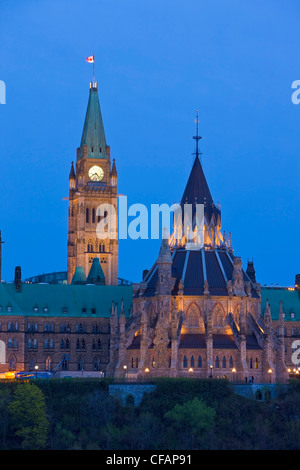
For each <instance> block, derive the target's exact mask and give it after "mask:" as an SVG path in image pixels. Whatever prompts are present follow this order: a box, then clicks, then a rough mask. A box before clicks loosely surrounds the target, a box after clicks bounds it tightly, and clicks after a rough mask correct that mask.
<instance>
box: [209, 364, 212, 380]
mask: <svg viewBox="0 0 300 470" xmlns="http://www.w3.org/2000/svg"><path fill="white" fill-rule="evenodd" d="M209 368H210V378H211V379H212V370H213V366H212V365H210V366H209Z"/></svg>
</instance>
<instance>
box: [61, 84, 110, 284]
mask: <svg viewBox="0 0 300 470" xmlns="http://www.w3.org/2000/svg"><path fill="white" fill-rule="evenodd" d="M104 205H108V207H112V209H113V213H115V214H116V217H117V213H118V210H117V170H116V163H115V159H113V162H111V158H110V147H109V146H108V145H107V143H106V137H105V132H104V126H103V121H102V115H101V109H100V103H99V96H98V84H97V82H95V81H93V82H92V83H90V93H89V101H88V106H87V111H86V116H85V122H84V127H83V132H82V138H81V143H80V147H79V148H78V149H77V156H76V164H74V163H73V162H72V164H71V171H70V175H69V216H68V217H69V227H68V283H71V282H72V279H73V276H74V273H75V270H76V268H77V267H78V268H79V267H80V268H83V271H84V273H85V276H86V278H88V274H89V272H90V270H91V267H92V264H93V260H94V258H99V261H100V266H101V268H102V271H103V274H104V276H105V284H106V285H117V284H118V235H117V233H114V236H111V234H110V230H109V225H105V224H104V219H103V218H105V217H106V220H107V212H106V211H104V210H103V207H105V206H104ZM101 208H102V209H101ZM101 221H102V224H103V226H104V230H102V231H101V232H100V231H99V230H97V226H98V227H99V224H100V223H101ZM115 226H116V227H117V220H115ZM99 234H100V238H99ZM96 261H97V260H96ZM101 268H100V269H101Z"/></svg>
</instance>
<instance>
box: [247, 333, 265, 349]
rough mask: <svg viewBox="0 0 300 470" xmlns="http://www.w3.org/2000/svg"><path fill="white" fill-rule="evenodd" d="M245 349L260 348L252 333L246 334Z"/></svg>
mask: <svg viewBox="0 0 300 470" xmlns="http://www.w3.org/2000/svg"><path fill="white" fill-rule="evenodd" d="M246 349H262V348H261V346H259V344H258V342H257V339H256V336H255V335H254V334H252V335H246Z"/></svg>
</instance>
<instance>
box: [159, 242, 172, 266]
mask: <svg viewBox="0 0 300 470" xmlns="http://www.w3.org/2000/svg"><path fill="white" fill-rule="evenodd" d="M157 263H172V256H171V252H170V247H169V242H168V239H167V238H163V239H162V242H161V245H160V250H159V254H158V259H157Z"/></svg>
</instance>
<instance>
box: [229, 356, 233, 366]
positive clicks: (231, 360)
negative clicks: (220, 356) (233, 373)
mask: <svg viewBox="0 0 300 470" xmlns="http://www.w3.org/2000/svg"><path fill="white" fill-rule="evenodd" d="M229 367H230V368H232V367H233V359H232V356H230V358H229Z"/></svg>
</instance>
